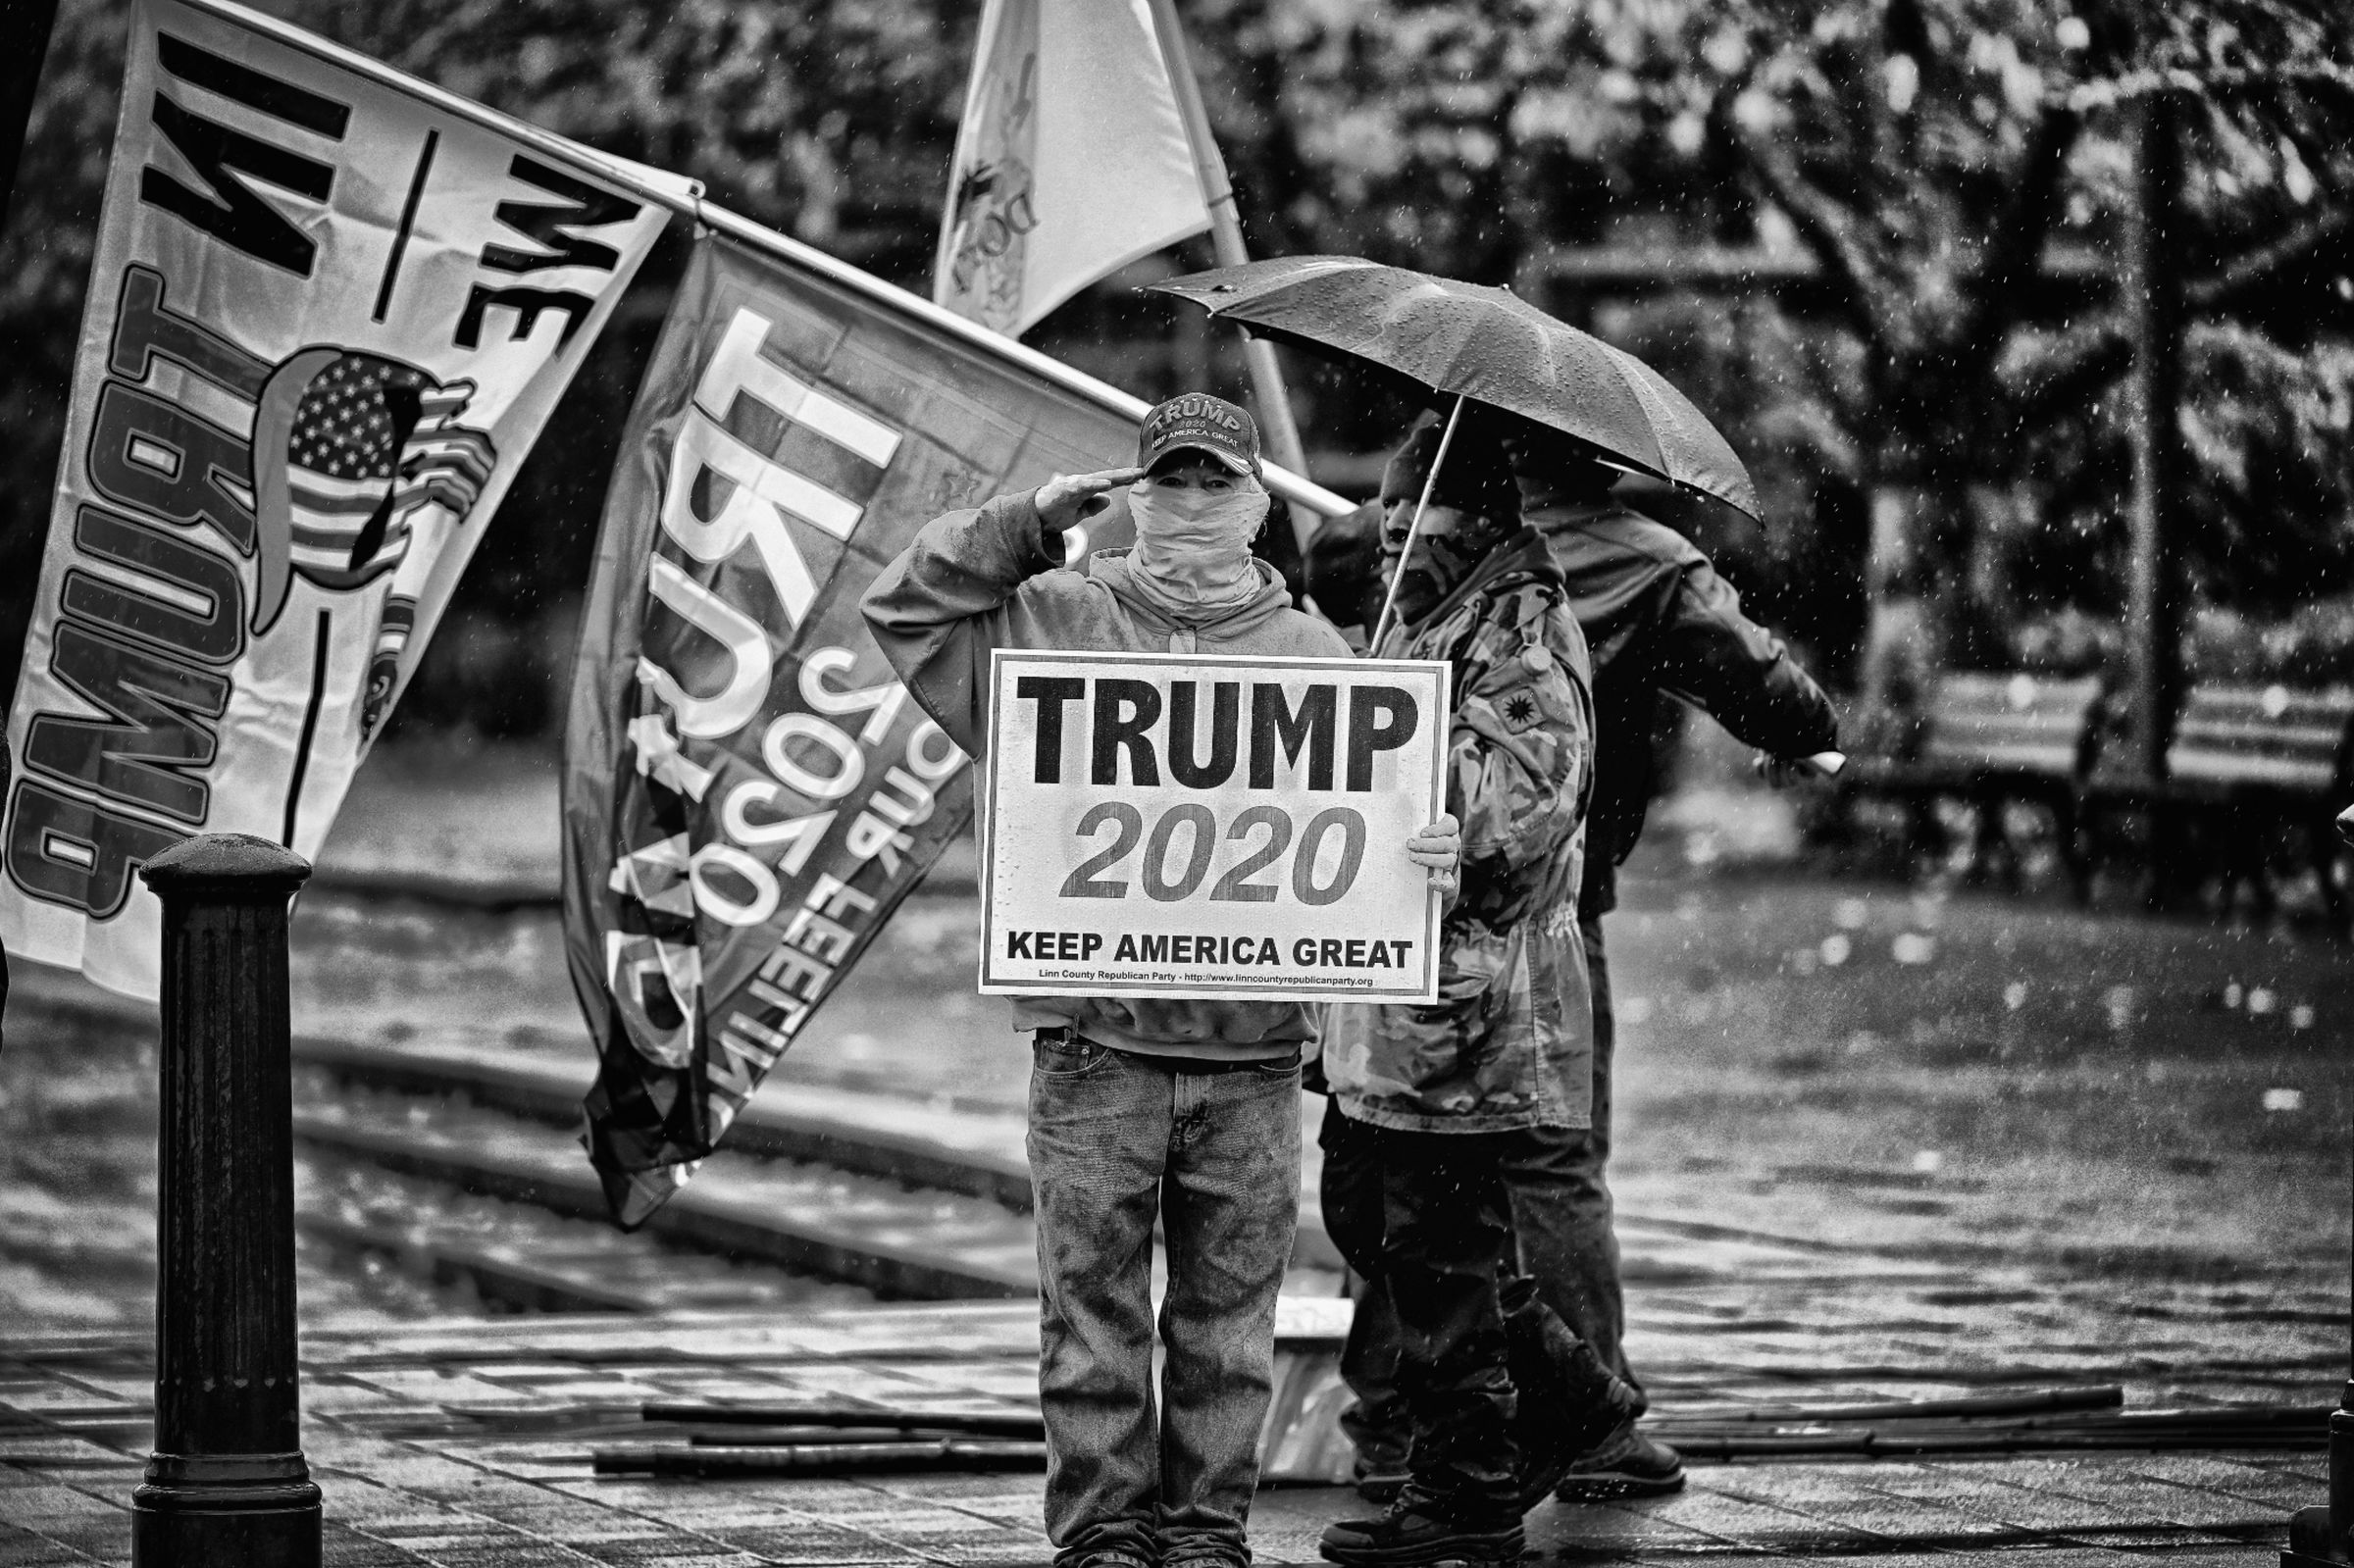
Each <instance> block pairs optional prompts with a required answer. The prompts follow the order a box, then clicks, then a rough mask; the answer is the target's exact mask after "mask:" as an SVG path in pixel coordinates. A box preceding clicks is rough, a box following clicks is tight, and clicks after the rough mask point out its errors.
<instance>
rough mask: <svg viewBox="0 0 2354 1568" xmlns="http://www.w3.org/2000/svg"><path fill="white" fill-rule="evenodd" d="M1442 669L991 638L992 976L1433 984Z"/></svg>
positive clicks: (987, 918)
mask: <svg viewBox="0 0 2354 1568" xmlns="http://www.w3.org/2000/svg"><path fill="white" fill-rule="evenodd" d="M1447 675H1448V671H1447V666H1446V665H1445V664H1442V663H1437V662H1432V661H1425V660H1381V661H1373V660H1353V659H1272V658H1232V657H1218V656H1211V655H1201V654H1185V655H1173V654H1157V653H1049V652H1031V651H1020V650H1011V649H999V650H998V651H997V652H996V653H995V654H994V655H993V656H992V671H991V681H992V689H993V696H994V700H993V702H992V704H991V709H990V732H989V746H988V751H987V754H986V759H985V760H986V763H987V772H988V782H987V786H986V787H987V804H988V813H987V818H986V821H985V824H984V831H985V835H986V836H985V839H984V844H985V848H984V851H983V858H982V873H981V875H982V884H981V897H982V927H981V942H982V948H981V989H982V990H983V991H984V992H985V993H992V994H1000V995H1003V994H1018V995H1040V994H1045V993H1049V992H1055V991H1063V992H1071V993H1075V994H1080V995H1092V996H1194V997H1202V998H1214V997H1258V998H1268V997H1283V998H1287V999H1295V1000H1301V1001H1313V1000H1325V999H1333V1000H1348V1001H1376V1002H1424V1003H1428V1002H1434V1001H1436V1000H1437V999H1438V985H1439V971H1438V961H1437V950H1436V949H1437V939H1438V930H1439V912H1440V901H1439V896H1438V894H1437V893H1436V892H1435V891H1433V890H1432V888H1431V886H1430V884H1429V876H1428V873H1426V872H1425V871H1424V870H1423V869H1422V868H1421V867H1420V866H1417V865H1415V864H1414V863H1413V862H1412V861H1410V860H1408V859H1407V853H1406V842H1407V839H1408V838H1410V837H1411V836H1413V835H1414V834H1415V833H1416V832H1418V831H1419V830H1421V829H1422V828H1424V827H1426V826H1427V825H1428V824H1429V823H1430V822H1431V821H1432V820H1433V819H1435V818H1436V817H1437V816H1438V815H1439V814H1440V811H1441V809H1442V808H1441V800H1442V798H1443V789H1444V784H1443V781H1442V776H1441V767H1442V764H1443V762H1444V760H1445V755H1446V748H1445V744H1444V742H1445V738H1446V733H1447V711H1448V710H1447Z"/></svg>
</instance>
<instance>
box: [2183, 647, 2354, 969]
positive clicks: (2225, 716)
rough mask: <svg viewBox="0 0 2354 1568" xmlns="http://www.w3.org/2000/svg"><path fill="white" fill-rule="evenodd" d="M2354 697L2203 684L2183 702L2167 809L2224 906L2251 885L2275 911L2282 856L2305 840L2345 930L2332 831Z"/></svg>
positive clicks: (2352, 735)
mask: <svg viewBox="0 0 2354 1568" xmlns="http://www.w3.org/2000/svg"><path fill="white" fill-rule="evenodd" d="M2350 739H2354V691H2348V690H2336V691H2292V690H2290V689H2289V688H2288V687H2286V686H2280V685H2267V686H2254V685H2198V686H2193V687H2191V688H2190V693H2189V695H2188V696H2187V697H2185V698H2184V700H2183V703H2182V712H2181V715H2180V717H2179V718H2177V719H2176V720H2175V734H2174V739H2173V742H2172V743H2171V744H2170V745H2169V746H2168V747H2167V752H2166V772H2167V782H2166V785H2165V787H2164V789H2163V790H2162V791H2161V797H2160V804H2161V809H2162V810H2163V811H2164V813H2165V814H2166V815H2167V817H2168V818H2169V819H2170V822H2169V828H2170V830H2171V831H2170V835H2169V836H2170V837H2171V838H2172V839H2173V841H2174V842H2175V844H2177V845H2181V846H2183V847H2185V848H2189V849H2192V850H2193V851H2194V853H2193V855H2192V856H2191V857H2189V859H2188V861H2187V864H2188V865H2191V866H2195V867H2197V868H2199V869H2201V870H2202V871H2205V872H2209V873H2212V874H2215V875H2217V876H2220V878H2221V880H2222V892H2223V901H2224V906H2225V907H2226V909H2227V908H2229V907H2230V905H2231V902H2232V898H2233V895H2234V893H2235V892H2236V890H2237V887H2238V885H2239V884H2240V883H2242V882H2246V883H2247V884H2248V885H2250V886H2251V888H2252V889H2253V890H2254V891H2255V893H2256V896H2257V900H2258V903H2259V905H2260V906H2262V907H2268V908H2269V907H2270V906H2271V904H2272V903H2273V901H2274V888H2273V885H2272V882H2271V878H2270V872H2271V869H2272V866H2273V864H2274V852H2275V850H2276V849H2277V847H2278V846H2280V844H2281V843H2282V841H2283V840H2284V839H2287V838H2292V837H2293V838H2302V840H2303V848H2304V851H2305V856H2306V861H2305V863H2306V864H2307V865H2308V866H2309V867H2310V868H2311V869H2312V870H2313V871H2314V873H2315V874H2316V875H2317V876H2318V877H2319V878H2320V881H2321V888H2322V894H2323V897H2324V898H2325V899H2326V900H2327V901H2328V909H2329V914H2330V918H2331V920H2332V921H2333V922H2334V923H2335V924H2336V925H2337V926H2338V927H2339V928H2340V929H2343V928H2344V926H2345V924H2346V919H2347V902H2346V890H2345V888H2343V887H2342V886H2340V885H2339V883H2338V879H2337V876H2336V869H2337V862H2338V857H2339V853H2340V844H2339V840H2338V835H2337V834H2336V832H2335V831H2334V829H2333V827H2332V819H2334V818H2335V817H2336V815H2337V813H2338V811H2339V810H2340V809H2341V808H2342V807H2343V806H2344V805H2345V804H2346V801H2347V797H2348V794H2349V793H2350V792H2354V789H2350V780H2354V774H2350V771H2349V763H2350V762H2354V751H2350V748H2349V740H2350Z"/></svg>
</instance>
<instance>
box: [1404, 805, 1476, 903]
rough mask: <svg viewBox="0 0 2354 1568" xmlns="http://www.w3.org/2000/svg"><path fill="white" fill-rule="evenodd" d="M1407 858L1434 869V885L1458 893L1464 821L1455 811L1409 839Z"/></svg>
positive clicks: (1443, 890)
mask: <svg viewBox="0 0 2354 1568" xmlns="http://www.w3.org/2000/svg"><path fill="white" fill-rule="evenodd" d="M1406 858H1407V859H1408V860H1410V861H1412V862H1413V863H1414V864H1415V865H1417V866H1420V867H1421V868H1422V869H1423V870H1425V871H1427V872H1429V873H1430V885H1432V886H1433V887H1436V888H1437V889H1438V890H1439V892H1440V893H1441V894H1442V895H1443V896H1446V897H1453V896H1454V895H1455V885H1456V877H1457V873H1458V871H1459V869H1460V868H1461V866H1462V863H1463V833H1462V824H1460V823H1458V822H1457V821H1456V820H1455V814H1454V813H1453V812H1445V813H1442V814H1441V815H1440V817H1439V820H1438V821H1436V822H1434V823H1432V824H1431V825H1430V826H1429V827H1427V828H1425V829H1423V830H1422V831H1421V832H1420V833H1417V834H1415V835H1413V836H1412V837H1411V838H1408V839H1407V841H1406Z"/></svg>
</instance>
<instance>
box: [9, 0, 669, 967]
mask: <svg viewBox="0 0 2354 1568" xmlns="http://www.w3.org/2000/svg"><path fill="white" fill-rule="evenodd" d="M453 104H454V100H450V99H448V98H446V97H440V96H435V94H434V93H433V90H432V89H430V88H426V87H424V86H423V85H422V84H417V83H411V82H409V81H408V78H405V77H401V76H397V75H395V74H393V73H391V72H389V71H387V70H384V68H382V67H376V66H374V65H373V63H368V62H358V61H356V60H355V59H354V58H353V57H349V56H345V55H342V54H340V53H339V52H338V51H336V50H334V49H333V46H330V45H326V44H324V43H320V42H318V41H317V40H312V39H310V38H308V36H307V35H305V34H301V33H298V32H295V31H293V30H292V29H289V28H285V27H283V26H282V25H278V24H274V23H271V22H269V21H267V20H266V19H261V18H257V17H255V16H254V15H253V14H252V13H250V12H245V11H242V10H240V9H239V8H237V7H235V6H233V5H229V4H225V3H223V0H141V3H140V4H139V5H138V6H137V8H136V9H135V11H134V13H133V18H132V23H131V33H130V43H129V53H128V65H127V68H126V74H125V81H124V93H123V112H122V119H121V122H120V124H119V126H118V127H117V130H116V133H115V144H114V167H113V169H112V170H111V172H110V173H109V175H108V178H107V187H106V206H105V211H104V216H103V219H102V222H101V227H100V231H99V238H98V249H97V257H96V260H95V262H94V263H93V264H92V269H91V277H90V291H89V300H88V304H87V306H86V307H85V309H84V313H83V316H82V324H81V339H80V348H79V352H78V356H77V361H76V365H75V372H74V401H73V408H72V412H71V415H70V418H69V422H68V425H67V430H66V444H65V451H64V455H63V458H62V460H61V463H60V468H59V481H58V492H57V496H56V500H55V503H54V507H53V510H52V512H51V515H50V525H49V539H48V547H47V553H46V554H45V555H44V557H43V559H42V563H41V577H40V585H39V591H38V597H37V599H36V601H35V604H34V611H33V619H32V626H31V631H30V632H29V634H28V635H27V637H26V647H25V665H24V675H23V677H22V678H21V680H20V682H19V684H18V689H17V698H16V706H15V709H14V710H13V711H12V712H11V714H10V716H9V724H8V745H9V747H10V751H11V753H12V756H13V759H14V762H15V765H16V766H15V778H16V784H15V785H14V787H13V788H12V789H11V790H10V792H9V796H8V799H7V803H6V820H5V830H4V832H0V839H4V841H5V865H6V872H7V875H6V877H5V878H4V879H0V942H4V943H5V944H6V947H7V949H8V951H9V952H10V953H12V954H20V953H21V954H23V955H25V956H26V957H29V958H34V959H39V960H41V961H44V962H47V963H53V964H63V965H67V966H70V967H77V968H79V969H81V970H82V971H83V973H85V974H86V975H88V976H89V977H90V978H91V979H92V980H95V981H98V982H99V983H101V984H103V985H106V986H113V987H115V988H117V989H120V990H125V991H129V992H131V993H133V994H136V995H146V996H153V995H154V994H155V992H156V985H157V942H158V936H159V930H158V928H159V915H160V911H159V908H158V905H157V903H156V901H155V898H154V896H153V895H152V894H150V893H148V892H147V891H146V889H145V888H144V886H143V885H141V884H140V883H139V882H138V880H137V878H136V876H135V875H134V873H135V871H136V869H137V867H138V866H139V865H140V864H141V863H142V862H144V861H146V860H148V859H150V858H152V857H153V856H154V855H155V854H156V853H157V852H158V851H160V850H162V849H164V848H166V847H168V846H169V845H171V844H173V843H176V842H178V841H179V840H180V839H181V838H183V837H185V836H186V835H190V834H195V833H221V832H237V833H249V834H255V835H260V836H263V837H267V838H271V839H275V840H277V841H279V842H281V843H285V844H287V845H289V846H290V847H292V848H293V849H294V850H296V851H297V852H298V853H301V854H304V855H308V856H316V854H317V853H318V850H319V846H320V843H321V841H322V840H323V839H325V838H326V836H327V831H328V828H329V826H330V825H331V824H332V823H333V820H334V815H335V811H336V808H337V807H338V806H339V805H340V804H341V803H342V799H343V792H344V789H345V787H346V785H347V784H349V783H350V781H351V776H352V773H353V771H354V770H355V769H356V768H357V767H358V766H359V762H360V758H361V756H362V755H363V754H364V753H365V752H366V750H367V747H368V743H369V741H370V740H371V739H372V738H373V737H374V735H375V733H376V732H377V730H378V729H379V728H381V726H382V724H383V722H384V714H385V712H386V711H387V710H388V709H389V707H390V706H391V703H392V701H393V699H394V697H395V696H396V695H397V694H398V692H399V689H400V687H401V685H402V684H403V683H405V682H406V680H407V678H408V676H409V675H410V674H411V672H413V671H414V670H415V668H416V665H417V659H418V655H419V653H420V652H421V650H422V649H423V647H424V644H425V641H426V638H427V637H428V636H430V635H431V634H432V632H433V629H434V624H435V621H436V620H437V619H438V618H439V616H440V614H441V610H442V607H443V606H444V605H446V604H447V603H448V601H449V595H450V590H451V589H452V587H454V586H455V584H456V582H457V579H458V574H459V573H460V572H461V571H463V570H464V568H465V565H466V561H467V559H468V557H469V556H471V555H472V554H473V552H474V548H475V546H476V545H477V544H478V543H480V542H481V539H482V536H483V531H484V530H485V529H486V528H487V527H488V526H489V522H490V518H491V514H492V513H493V511H495V509H496V508H497V505H498V501H499V498H500V497H501V496H502V495H503V494H504V493H505V491H506V488H507V485H508V484H509V483H510V482H511V481H513V479H514V477H515V473H516V471H517V470H518V469H519V468H521V467H522V465H523V459H524V457H525V455H526V454H527V453H528V452H529V451H530V450H531V446H532V442H533V441H534V439H536V438H537V435H538V433H539V429H540V427H541V425H542V424H543V423H545V421H546V419H547V416H548V413H549V411H550V410H551V409H552V408H553V407H554V406H555V402H556V399H557V396H558V394H559V393H561V392H562V391H563V389H564V386H565V384H566V383H567V382H568V381H570V380H571V379H572V375H573V373H574V372H575V371H576V370H578V369H579V367H580V364H581V361H582V359H583V358H584V357H586V355H587V353H588V346H589V344H590V343H591V342H592V341H593V340H594V339H595V337H596V334H597V331H598V329H600V328H601V327H602V326H603V324H604V321H605V318H606V316H607V315H608V314H609V313H610V312H611V310H612V307H613V305H614V303H615V301H616V300H617V299H618V298H619V297H620V294H621V291H622V288H623V287H624V286H625V285H626V284H627V282H628V281H629V278H630V277H631V276H632V274H633V273H635V272H636V270H637V268H638V264H639V263H640V261H642V260H643V259H644V257H645V252H646V249H647V247H648V246H650V245H651V244H652V243H653V241H654V237H655V236H656V234H657V233H659V232H660V230H661V228H662V224H663V221H664V218H665V216H666V214H665V213H664V212H663V210H662V209H660V208H658V207H654V206H651V205H649V204H648V203H646V202H644V201H643V200H642V199H640V198H639V197H636V196H632V195H628V194H625V193H624V190H623V187H622V186H621V185H620V184H619V183H617V182H615V181H614V180H613V179H612V178H611V172H612V171H613V170H614V169H615V167H616V166H615V165H614V164H613V163H611V162H610V161H607V160H602V159H600V158H599V157H598V156H597V155H595V154H593V153H589V152H588V151H587V150H586V149H571V148H569V147H568V145H567V144H562V143H555V142H553V141H552V138H546V137H539V138H537V139H536V140H535V139H533V138H532V137H531V136H530V133H529V132H528V131H526V132H524V133H523V134H521V135H510V134H506V133H502V132H501V131H499V130H496V129H492V128H489V125H496V124H510V123H504V122H499V121H497V120H496V117H493V116H489V115H488V114H487V112H486V111H475V112H473V113H472V114H461V113H457V112H453ZM485 122H488V123H489V125H486V123H485ZM649 176H650V172H640V177H649ZM682 183H683V182H682Z"/></svg>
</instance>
